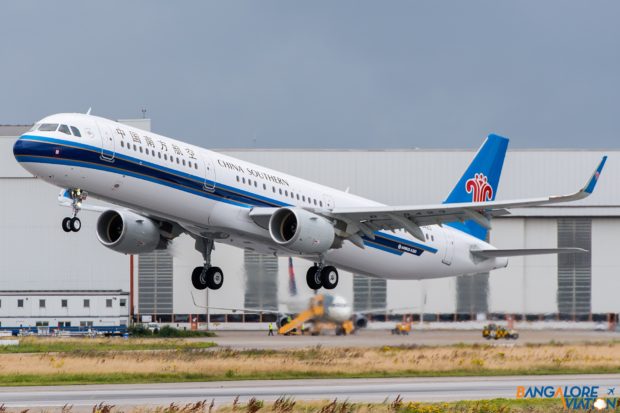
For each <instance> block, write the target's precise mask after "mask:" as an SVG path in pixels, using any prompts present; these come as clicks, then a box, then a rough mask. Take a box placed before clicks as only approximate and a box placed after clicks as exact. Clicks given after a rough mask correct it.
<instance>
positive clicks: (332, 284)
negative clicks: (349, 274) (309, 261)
mask: <svg viewBox="0 0 620 413" xmlns="http://www.w3.org/2000/svg"><path fill="white" fill-rule="evenodd" d="M321 284H323V287H324V288H325V289H326V290H333V289H334V288H336V286H337V285H338V270H336V267H332V266H331V265H328V266H326V267H323V269H322V270H321Z"/></svg>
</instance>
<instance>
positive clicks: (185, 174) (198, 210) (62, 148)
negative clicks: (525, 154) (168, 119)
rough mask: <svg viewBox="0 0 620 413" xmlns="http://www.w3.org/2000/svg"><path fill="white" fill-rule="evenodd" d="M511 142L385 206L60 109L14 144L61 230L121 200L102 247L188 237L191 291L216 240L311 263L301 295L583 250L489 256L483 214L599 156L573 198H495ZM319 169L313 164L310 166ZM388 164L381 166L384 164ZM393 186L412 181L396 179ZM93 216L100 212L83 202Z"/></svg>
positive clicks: (498, 143)
mask: <svg viewBox="0 0 620 413" xmlns="http://www.w3.org/2000/svg"><path fill="white" fill-rule="evenodd" d="M507 146H508V139H506V138H502V137H500V136H497V135H489V137H488V138H487V139H486V140H485V142H484V143H483V145H482V146H481V147H480V149H479V151H478V153H477V154H476V156H475V158H474V160H473V162H472V163H471V164H470V165H469V167H468V168H467V170H466V171H465V173H464V174H463V176H462V177H461V179H460V180H459V181H458V182H457V184H456V186H455V187H454V189H453V190H452V192H450V194H449V195H448V197H447V199H446V200H445V201H444V202H443V203H441V204H430V205H406V206H386V205H382V204H379V203H377V202H374V201H371V200H369V199H365V198H362V197H359V196H355V195H353V194H350V193H348V192H343V191H339V190H336V189H332V188H328V187H326V186H323V185H319V184H316V183H313V182H309V181H307V180H303V179H300V178H296V177H294V176H291V175H287V174H284V173H281V172H277V171H274V170H271V169H268V168H265V167H262V166H259V165H254V164H251V163H249V162H245V161H242V160H239V159H235V158H232V157H229V156H225V155H222V154H219V153H216V152H213V151H210V150H206V149H203V148H200V147H197V146H194V145H190V144H187V143H184V142H180V141H177V140H174V139H171V138H167V137H164V136H161V135H157V134H154V133H151V132H145V131H143V130H140V129H136V128H132V127H130V126H126V125H123V124H120V123H117V122H114V121H111V120H107V119H103V118H100V117H96V116H91V115H89V114H57V115H52V116H49V117H46V118H44V119H42V120H41V121H39V122H37V123H36V124H35V125H34V126H33V128H32V129H31V130H30V131H28V132H27V133H25V134H24V135H22V136H21V137H20V138H19V139H18V140H17V142H16V143H15V145H14V147H13V152H14V155H15V158H16V159H17V161H18V162H19V163H20V164H21V165H22V166H23V167H24V168H25V169H27V170H28V171H29V172H31V173H32V174H34V175H35V176H37V177H39V178H40V179H42V180H44V181H46V182H49V183H50V184H53V185H56V186H58V187H61V188H63V190H62V191H61V196H60V198H61V202H62V203H64V204H66V205H70V206H71V207H72V209H73V214H72V215H71V216H70V217H67V218H65V219H64V220H63V222H62V228H63V230H64V231H67V232H71V231H79V230H80V228H81V222H80V219H79V218H78V214H79V211H80V210H81V209H83V208H87V206H86V205H84V204H83V201H84V200H85V199H86V198H87V196H92V197H94V198H98V199H101V200H104V201H107V202H109V203H112V204H115V205H118V207H117V208H113V209H108V210H101V215H100V217H99V219H98V221H97V236H98V238H99V241H100V242H101V243H102V244H103V245H105V246H106V247H108V248H111V249H113V250H115V251H118V252H121V253H125V254H139V253H144V252H149V251H152V250H154V249H158V248H166V246H167V244H168V243H169V242H170V241H171V240H172V239H174V238H175V237H177V236H179V235H180V234H182V233H187V234H189V235H191V236H192V237H194V239H195V240H196V248H197V249H198V251H200V252H201V253H202V255H203V258H204V263H203V265H201V266H198V267H196V268H195V269H194V271H193V272H192V274H191V278H192V283H193V285H194V287H195V288H197V289H205V288H211V289H214V290H215V289H218V288H220V287H221V286H222V284H223V282H224V273H223V271H222V269H220V268H219V267H217V266H213V265H212V262H211V253H212V251H213V248H214V245H215V243H223V244H229V245H234V246H237V247H240V248H251V249H253V250H255V251H257V252H262V253H265V254H274V255H278V256H296V257H301V258H304V259H307V260H309V261H311V262H313V263H314V264H313V265H312V266H310V268H309V269H308V272H307V274H306V281H307V284H308V286H309V287H310V288H312V289H315V290H316V289H319V288H321V287H324V288H326V289H332V288H334V287H336V285H337V284H338V279H339V277H338V271H337V269H336V267H338V268H341V269H345V270H347V271H351V272H354V273H357V274H366V275H370V276H375V277H383V278H390V279H412V280H417V279H425V278H438V277H449V276H457V275H463V274H475V273H481V272H488V271H490V270H493V269H496V268H502V267H505V266H506V265H507V264H508V260H507V258H506V257H510V256H517V255H529V254H546V253H563V252H578V251H582V250H579V249H574V248H543V249H508V250H502V249H497V248H495V247H493V246H492V245H490V244H489V243H487V242H485V240H486V238H487V231H488V229H489V228H490V225H491V218H492V217H494V216H497V215H503V214H507V213H508V211H507V209H508V208H514V207H532V206H540V205H547V204H554V203H560V202H569V201H574V200H578V199H582V198H585V197H586V196H588V195H590V194H591V193H592V191H593V190H594V187H595V185H596V182H597V179H598V177H599V174H600V172H601V171H602V169H603V165H604V163H605V160H606V157H603V159H602V160H601V162H600V164H599V165H598V167H597V168H596V170H595V173H594V174H593V175H592V177H591V178H590V179H589V180H588V182H587V183H586V185H585V186H584V187H583V188H582V189H581V190H579V191H577V192H576V193H573V194H570V195H562V196H550V197H544V198H535V199H525V200H514V201H494V199H495V195H496V193H497V189H498V184H499V178H500V173H501V170H502V165H503V162H504V156H505V153H506V148H507ZM317 167H320V165H317ZM386 167H389V166H386ZM394 179H395V180H398V181H399V182H401V185H403V186H405V185H415V182H412V181H411V180H409V179H408V177H401V176H395V177H394ZM90 209H97V208H94V207H90Z"/></svg>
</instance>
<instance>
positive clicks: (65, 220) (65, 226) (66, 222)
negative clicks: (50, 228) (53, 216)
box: [62, 217, 71, 232]
mask: <svg viewBox="0 0 620 413" xmlns="http://www.w3.org/2000/svg"><path fill="white" fill-rule="evenodd" d="M70 221H71V218H69V217H66V218H63V220H62V230H63V231H65V232H71V227H70V226H69V225H71V224H70Z"/></svg>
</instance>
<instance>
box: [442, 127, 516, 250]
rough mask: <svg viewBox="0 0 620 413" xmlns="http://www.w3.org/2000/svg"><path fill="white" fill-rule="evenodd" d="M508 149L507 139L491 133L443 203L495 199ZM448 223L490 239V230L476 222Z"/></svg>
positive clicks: (476, 235)
mask: <svg viewBox="0 0 620 413" xmlns="http://www.w3.org/2000/svg"><path fill="white" fill-rule="evenodd" d="M507 148H508V139H507V138H503V137H501V136H498V135H494V134H491V135H489V136H488V137H487V138H486V140H485V141H484V143H483V144H482V146H481V147H480V149H478V152H477V153H476V156H475V157H474V160H473V161H472V162H471V164H469V167H468V168H467V170H466V171H465V173H464V174H463V176H462V177H461V179H460V180H459V182H458V183H457V184H456V186H455V187H454V189H453V190H452V192H450V195H448V198H446V200H445V201H444V203H445V204H455V203H461V202H485V201H493V200H494V199H495V195H496V194H497V189H498V185H499V177H500V175H501V173H502V167H503V165H504V158H505V156H506V149H507ZM449 225H450V226H451V227H453V228H456V229H458V230H460V231H463V232H465V233H467V234H470V235H473V236H474V237H476V238H479V239H482V240H484V239H486V238H487V229H486V228H484V227H483V226H482V225H480V224H479V223H477V222H475V221H471V220H470V221H465V222H456V223H452V224H449Z"/></svg>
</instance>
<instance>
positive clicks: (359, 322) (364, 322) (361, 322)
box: [353, 314, 368, 328]
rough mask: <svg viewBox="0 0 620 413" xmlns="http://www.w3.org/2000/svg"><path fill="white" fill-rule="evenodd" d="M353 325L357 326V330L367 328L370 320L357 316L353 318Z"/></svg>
mask: <svg viewBox="0 0 620 413" xmlns="http://www.w3.org/2000/svg"><path fill="white" fill-rule="evenodd" d="M353 324H355V328H366V327H367V326H368V319H367V318H366V317H365V316H363V315H359V314H356V315H355V316H354V317H353Z"/></svg>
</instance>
